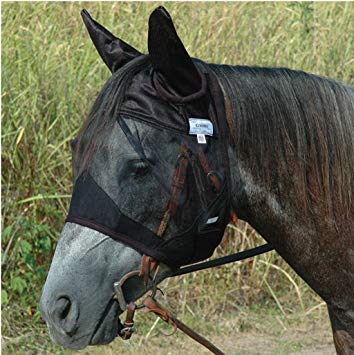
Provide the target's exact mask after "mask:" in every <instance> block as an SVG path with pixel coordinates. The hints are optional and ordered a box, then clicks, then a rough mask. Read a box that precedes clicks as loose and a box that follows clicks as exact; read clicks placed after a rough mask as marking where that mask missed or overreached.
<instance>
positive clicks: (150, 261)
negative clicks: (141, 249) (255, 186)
mask: <svg viewBox="0 0 354 355" xmlns="http://www.w3.org/2000/svg"><path fill="white" fill-rule="evenodd" d="M187 153H188V152H187V147H186V145H185V144H184V143H182V144H181V146H180V150H179V155H178V158H177V165H176V168H175V171H174V174H173V178H172V183H171V188H170V190H171V197H170V200H169V202H168V204H167V208H166V211H165V214H164V216H163V218H162V220H161V222H160V225H159V227H158V230H157V232H156V235H157V236H162V234H163V233H164V231H165V229H166V227H167V225H168V222H169V219H170V218H171V217H173V215H174V214H175V213H176V210H177V202H178V200H179V197H180V194H181V192H182V190H183V188H184V185H185V179H186V171H187V167H188V164H189V160H188V157H187ZM198 153H199V154H198V155H199V160H200V163H201V166H202V168H203V170H204V173H205V174H206V175H207V177H208V179H209V180H210V182H211V183H212V184H213V186H214V188H215V189H216V190H217V191H219V190H220V188H221V182H220V180H219V178H218V176H217V174H216V173H215V172H213V171H212V170H211V169H210V167H209V164H208V161H207V159H206V156H205V154H204V153H203V151H202V150H201V149H199V152H198ZM230 217H231V222H232V223H236V222H237V216H236V214H235V213H234V211H233V209H231V210H230ZM272 249H273V247H272V246H271V245H270V244H265V245H262V246H260V247H256V248H253V249H250V250H247V251H244V252H240V253H235V254H232V255H228V256H226V257H223V258H218V259H215V260H211V261H207V262H203V263H198V264H194V265H191V266H187V267H184V268H181V269H179V270H177V271H176V272H175V273H174V274H173V275H172V276H178V275H183V274H187V273H191V272H194V271H197V270H203V269H206V268H210V267H215V266H219V265H224V264H227V263H230V262H234V261H238V260H243V259H246V258H248V257H251V256H255V255H259V254H262V253H265V252H267V251H270V250H272ZM158 272H159V263H158V262H157V261H156V260H155V259H154V258H152V257H151V256H148V255H145V254H144V255H143V256H142V258H141V265H140V269H139V270H134V271H131V272H129V273H127V274H125V275H124V276H123V277H122V278H121V279H120V280H119V281H117V282H115V283H114V291H115V295H114V299H116V300H117V301H118V303H119V306H120V308H121V310H123V311H124V310H126V311H127V313H126V319H125V321H124V323H123V326H122V328H121V329H120V330H119V332H118V335H119V336H120V337H121V338H122V339H124V340H128V339H130V338H131V336H132V334H133V332H134V314H135V311H136V310H137V309H141V308H147V309H148V311H149V312H152V313H155V314H156V315H157V316H159V317H160V318H161V319H162V320H163V321H165V322H167V323H168V324H170V325H172V326H173V327H174V329H175V331H176V330H177V328H178V329H180V330H181V331H183V332H184V333H185V334H187V335H188V336H190V337H191V338H192V339H194V340H195V341H197V342H198V343H200V344H201V345H203V346H205V347H206V348H207V349H209V350H210V351H211V352H212V353H214V354H224V353H223V352H222V351H221V350H220V349H218V348H217V347H216V346H215V345H213V344H212V343H211V342H210V341H208V340H207V339H205V338H204V337H203V336H201V335H200V334H198V333H197V332H195V331H194V330H192V329H191V328H189V327H188V326H187V325H185V324H184V323H183V322H181V321H180V320H179V319H177V318H176V317H175V316H174V315H172V313H171V312H169V311H168V310H167V309H166V308H165V307H163V306H162V305H161V304H160V303H159V302H158V301H157V300H156V299H155V296H156V293H157V291H158V290H159V288H158V287H157V282H156V277H157V275H158ZM133 277H139V278H141V279H142V280H143V281H144V285H145V288H146V289H148V288H149V287H148V286H150V289H151V292H150V294H149V295H147V296H146V297H145V298H144V299H143V301H142V303H140V304H135V303H134V302H128V301H127V300H126V299H125V296H124V292H123V285H124V284H125V282H126V281H128V280H129V279H131V278H133Z"/></svg>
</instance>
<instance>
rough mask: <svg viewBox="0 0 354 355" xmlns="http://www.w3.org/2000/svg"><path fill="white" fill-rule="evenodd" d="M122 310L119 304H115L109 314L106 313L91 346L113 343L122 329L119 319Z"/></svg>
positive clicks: (94, 334)
mask: <svg viewBox="0 0 354 355" xmlns="http://www.w3.org/2000/svg"><path fill="white" fill-rule="evenodd" d="M119 313H121V310H120V308H119V306H118V303H117V302H113V303H112V304H111V307H110V308H109V309H108V311H107V312H104V314H103V315H102V318H101V319H100V321H99V322H98V324H97V325H96V328H95V330H94V332H93V334H92V337H91V339H90V342H89V345H104V344H109V343H111V342H112V341H113V340H114V339H115V338H116V337H117V335H118V330H119V329H121V328H122V324H121V322H120V319H119V317H118V316H119Z"/></svg>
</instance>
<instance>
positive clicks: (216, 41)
mask: <svg viewBox="0 0 354 355" xmlns="http://www.w3.org/2000/svg"><path fill="white" fill-rule="evenodd" d="M157 5H161V3H158V4H157V3H151V2H150V3H138V2H129V3H124V2H114V3H111V2H106V3H104V2H100V3H87V4H80V3H77V2H75V3H74V2H71V3H70V2H61V3H59V2H57V3H55V2H54V3H51V2H41V3H39V2H38V3H36V2H34V3H30V2H28V3H21V2H20V3H3V4H2V217H3V218H2V260H1V262H2V293H1V296H2V297H1V302H2V320H3V323H2V331H3V336H4V337H3V340H4V342H3V350H7V351H10V352H11V351H15V352H24V351H34V352H36V351H44V350H45V349H47V350H48V349H49V350H48V351H49V352H60V351H61V350H59V348H56V347H54V345H50V344H49V340H48V337H47V335H46V332H45V330H44V326H43V323H42V321H41V320H40V315H39V312H38V306H37V305H38V300H39V297H40V290H41V286H42V285H43V283H44V280H45V275H46V272H47V270H48V268H49V265H50V260H51V257H52V255H53V252H54V249H55V244H56V241H57V238H58V236H59V233H60V230H61V228H62V226H63V223H64V218H65V215H66V211H67V209H68V205H69V201H70V194H71V188H72V180H71V155H70V147H69V142H70V140H71V139H72V138H73V137H74V136H75V134H76V133H77V131H78V130H79V128H80V126H81V124H82V123H83V120H84V118H85V116H86V115H87V113H88V111H89V109H90V106H91V104H92V103H93V100H94V98H95V96H96V95H97V93H98V91H99V90H100V88H101V86H102V85H103V83H104V82H105V80H106V79H107V78H108V77H109V75H110V74H109V72H108V70H107V69H106V67H105V65H104V64H103V63H102V61H101V59H100V58H99V56H98V55H97V53H96V51H95V49H94V48H93V46H92V44H91V42H90V40H89V38H88V35H87V33H86V30H85V29H84V25H83V24H82V21H81V18H80V14H79V11H80V9H81V8H83V7H84V6H86V7H87V9H88V10H89V11H90V12H91V13H92V15H93V16H94V17H96V18H98V19H99V21H100V22H101V23H103V24H105V26H107V28H109V29H111V30H112V31H113V32H114V33H115V34H117V35H118V36H121V37H122V38H123V39H124V40H125V41H127V42H128V43H130V44H132V45H133V46H134V47H135V48H137V49H139V50H140V51H143V52H147V20H148V16H149V14H150V12H151V11H152V10H153V9H154V8H155V7H156V6H157ZM165 6H166V8H167V9H168V10H169V11H170V13H171V15H172V17H173V18H174V20H175V23H176V26H177V29H178V33H179V34H180V37H181V38H182V40H183V42H184V43H185V45H186V47H187V49H188V51H189V53H190V54H191V55H192V56H195V57H199V58H201V59H203V60H205V61H208V62H214V63H227V64H239V65H256V66H278V67H279V66H281V67H289V68H293V69H301V70H304V71H308V72H312V73H316V74H320V75H323V76H329V77H333V78H336V79H339V80H342V81H343V82H346V83H348V84H353V81H354V59H353V53H354V48H353V46H354V42H353V37H352V35H353V32H354V22H353V17H352V16H353V12H354V4H353V3H350V2H347V3H311V2H306V3H301V2H298V3H284V2H283V3H259V2H258V3H245V2H242V3H210V2H209V3H200V2H194V3H186V2H183V3H166V4H165ZM261 242H262V241H261V238H260V237H259V236H257V234H256V233H255V232H254V231H253V230H252V229H251V228H250V227H249V226H247V225H246V224H244V223H240V224H238V225H237V226H235V227H233V226H230V227H229V229H228V230H227V232H226V237H225V242H223V244H222V245H221V246H220V247H219V248H218V250H217V254H218V255H224V254H227V253H230V252H234V251H236V250H241V249H243V248H246V247H250V246H253V245H256V244H259V243H261ZM164 289H165V291H166V294H167V296H166V300H165V302H167V300H169V302H170V304H171V306H172V307H173V308H174V309H176V310H180V315H182V317H183V316H185V317H187V318H188V314H189V315H191V314H193V313H194V312H195V313H196V314H198V315H200V317H202V319H203V320H204V323H203V324H205V325H207V324H210V323H208V321H210V322H211V321H212V320H215V319H216V318H217V317H218V316H220V315H223V316H226V315H228V316H229V317H230V318H231V317H232V316H233V315H235V317H236V314H238V315H239V313H240V309H241V308H242V307H246V306H249V307H255V308H257V307H258V308H257V309H259V308H269V309H274V311H275V312H278V314H279V317H280V318H279V319H280V322H282V323H283V324H286V322H287V319H289V316H290V315H291V314H294V313H296V312H300V313H301V314H303V315H305V314H309V315H308V317H311V315H313V312H309V311H310V310H312V309H318V308H321V307H322V306H321V305H322V303H321V300H320V299H319V298H318V297H317V296H316V295H314V293H312V291H311V290H310V289H309V288H308V287H307V286H306V284H305V283H304V282H303V281H302V280H301V279H300V278H299V277H298V276H296V274H295V273H294V272H293V271H292V270H291V269H290V268H289V267H288V266H287V264H286V263H285V262H284V261H282V260H281V259H280V258H279V257H278V256H277V255H276V254H275V253H270V254H267V255H263V256H260V257H257V258H255V259H253V260H250V261H247V262H243V263H236V264H234V265H229V266H226V267H222V268H218V269H215V270H214V271H213V272H209V271H206V272H201V273H200V274H198V275H189V276H186V277H181V278H178V279H173V280H169V281H167V282H165V285H164ZM313 307H315V308H313ZM192 309H193V311H192ZM210 310H212V312H210ZM140 321H141V322H144V321H143V320H140ZM148 324H149V325H150V326H151V324H152V321H150V323H148ZM237 327H238V329H239V331H240V329H241V328H242V325H240V324H237ZM147 329H148V328H147ZM151 329H152V328H150V331H151ZM211 329H213V330H216V329H217V328H211ZM241 330H242V329H241ZM38 349H39V350H38Z"/></svg>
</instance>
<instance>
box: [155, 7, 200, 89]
mask: <svg viewBox="0 0 354 355" xmlns="http://www.w3.org/2000/svg"><path fill="white" fill-rule="evenodd" d="M148 47H149V55H150V58H151V61H152V65H153V67H154V68H155V69H156V70H158V71H159V72H161V73H162V74H163V75H164V76H165V78H166V79H167V81H168V82H169V83H170V85H171V86H172V87H173V88H174V89H175V90H177V91H178V92H179V93H180V94H182V95H190V94H193V93H195V92H197V91H199V90H200V88H201V78H200V75H199V73H198V71H197V69H196V67H195V65H194V64H193V61H192V59H191V57H190V56H189V54H188V52H187V50H186V49H185V48H184V46H183V43H182V41H181V40H180V38H179V37H178V35H177V32H176V29H175V27H174V25H173V22H172V19H171V17H170V15H169V13H168V12H167V11H166V9H165V8H163V7H162V6H160V7H158V8H157V9H156V10H154V11H153V13H152V14H151V15H150V18H149V38H148Z"/></svg>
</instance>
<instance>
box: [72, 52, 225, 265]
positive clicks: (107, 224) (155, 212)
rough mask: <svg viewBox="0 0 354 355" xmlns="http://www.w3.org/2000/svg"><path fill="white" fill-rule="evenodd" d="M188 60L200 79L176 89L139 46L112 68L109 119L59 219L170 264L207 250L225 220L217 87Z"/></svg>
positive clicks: (222, 135) (194, 257) (182, 262)
mask: <svg viewBox="0 0 354 355" xmlns="http://www.w3.org/2000/svg"><path fill="white" fill-rule="evenodd" d="M194 63H195V65H196V67H197V68H198V72H199V74H200V76H201V79H202V80H201V82H202V85H201V88H200V90H199V91H198V92H196V93H194V94H192V95H189V96H185V97H181V96H179V95H178V94H177V93H176V92H175V91H174V90H173V89H171V88H170V87H169V85H168V84H166V82H165V81H164V78H163V77H162V76H161V75H160V74H159V73H158V72H156V71H154V70H153V69H152V66H151V64H150V63H149V58H148V57H147V56H141V57H139V58H137V59H134V60H133V61H131V62H130V63H128V64H126V65H125V66H124V67H123V68H122V69H120V70H119V71H118V72H116V73H115V74H114V76H113V77H112V78H111V80H116V79H117V78H118V77H121V82H122V84H121V85H120V87H119V89H117V93H118V95H117V102H116V104H115V105H114V108H113V109H112V110H111V113H110V115H111V116H112V117H111V119H112V125H111V129H110V130H109V132H107V134H106V136H105V138H103V136H102V137H101V138H102V139H105V142H104V144H101V145H100V147H101V148H98V149H97V151H96V152H95V155H94V159H93V160H92V162H91V164H90V166H89V167H88V168H87V169H85V170H84V171H83V172H82V173H81V174H80V175H79V176H77V177H76V181H75V185H74V190H73V195H72V200H71V205H70V210H69V215H68V217H67V220H66V221H67V222H71V223H77V224H80V225H83V226H86V227H89V228H92V229H95V230H97V231H99V232H102V233H104V234H105V235H108V236H110V237H111V238H113V239H115V240H118V241H120V242H122V243H124V244H127V245H129V246H131V247H133V248H134V249H136V250H137V251H139V252H140V253H142V254H147V255H149V256H151V257H153V258H154V259H156V260H158V261H161V262H164V263H166V264H167V265H169V266H170V267H172V268H177V267H180V266H182V265H185V264H189V263H193V262H197V261H200V260H202V259H205V258H208V257H209V256H211V255H212V253H213V251H214V249H215V248H216V246H217V245H218V244H219V243H220V241H221V238H222V236H223V233H224V229H225V227H226V224H227V223H228V222H229V207H230V206H229V167H228V157H227V146H226V144H227V143H226V142H227V135H228V133H227V132H228V130H227V124H226V120H225V118H224V116H225V113H224V105H223V95H222V92H221V90H220V87H219V85H218V82H217V80H216V78H215V76H214V74H213V73H212V72H210V71H209V69H208V67H207V66H206V65H204V64H203V63H202V62H199V61H195V62H194ZM123 72H124V73H123ZM127 72H130V75H126V74H125V73H127ZM123 78H125V79H123ZM117 140H119V142H117ZM117 150H119V151H122V153H120V152H117Z"/></svg>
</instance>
